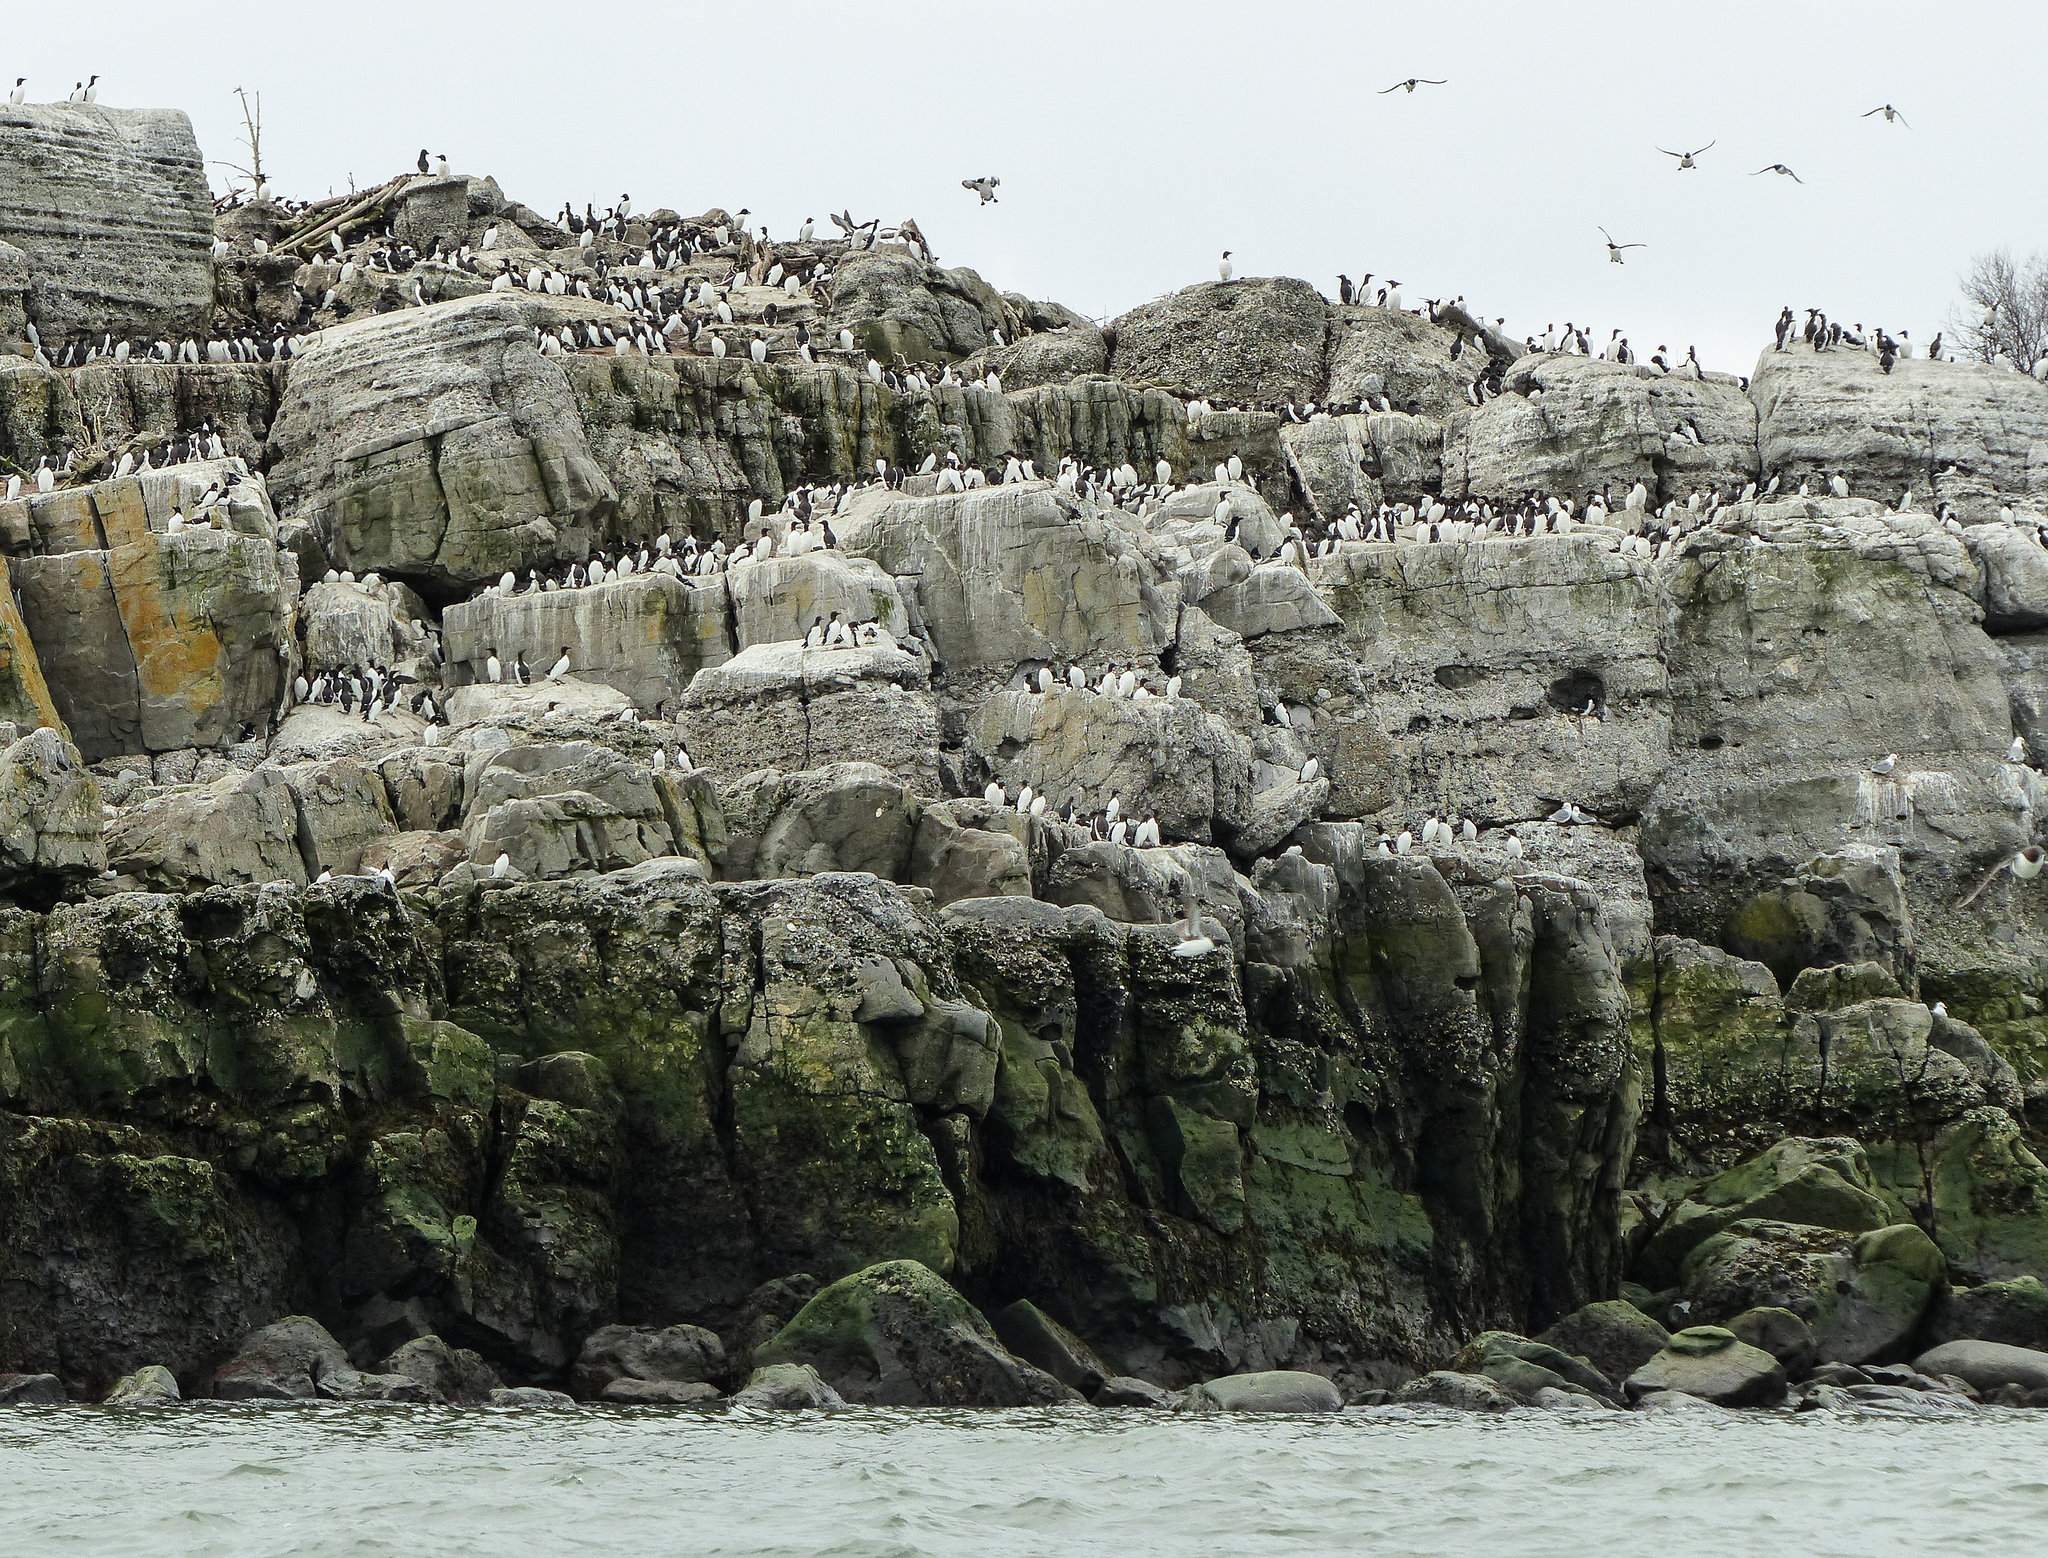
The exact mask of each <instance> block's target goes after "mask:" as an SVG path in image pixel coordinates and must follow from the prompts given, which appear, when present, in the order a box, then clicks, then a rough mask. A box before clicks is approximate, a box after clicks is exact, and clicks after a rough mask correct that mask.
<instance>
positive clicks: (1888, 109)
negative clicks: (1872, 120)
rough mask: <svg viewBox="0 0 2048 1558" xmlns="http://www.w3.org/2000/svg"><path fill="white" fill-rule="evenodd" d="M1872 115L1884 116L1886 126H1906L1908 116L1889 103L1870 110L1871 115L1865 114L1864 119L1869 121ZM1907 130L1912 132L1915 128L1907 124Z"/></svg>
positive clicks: (1880, 104)
mask: <svg viewBox="0 0 2048 1558" xmlns="http://www.w3.org/2000/svg"><path fill="white" fill-rule="evenodd" d="M1871 114H1883V115H1884V122H1885V123H1886V124H1893V123H1898V124H1906V116H1905V115H1904V114H1902V113H1900V112H1899V111H1898V110H1897V109H1896V108H1894V107H1892V105H1891V104H1889V103H1879V104H1878V105H1877V107H1875V108H1873V109H1871V110H1870V113H1869V114H1864V115H1863V116H1862V117H1863V118H1865V119H1868V118H1869V117H1870V115H1871ZM1906 128H1907V129H1909V130H1910V129H1912V128H1913V127H1912V126H1911V125H1910V124H1906Z"/></svg>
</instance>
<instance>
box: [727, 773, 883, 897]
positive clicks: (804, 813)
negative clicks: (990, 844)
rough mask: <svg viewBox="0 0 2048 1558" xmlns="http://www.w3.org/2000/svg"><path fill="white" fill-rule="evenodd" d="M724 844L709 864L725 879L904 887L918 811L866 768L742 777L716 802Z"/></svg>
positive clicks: (881, 776) (879, 775)
mask: <svg viewBox="0 0 2048 1558" xmlns="http://www.w3.org/2000/svg"><path fill="white" fill-rule="evenodd" d="M724 810H725V823H726V828H727V832H728V840H727V842H726V843H725V845H724V846H723V848H722V849H721V850H719V851H718V852H717V853H716V854H715V855H714V863H715V864H716V865H717V866H718V867H719V870H720V872H721V874H722V875H723V876H724V877H726V878H727V879H728V880H736V881H748V880H759V881H772V880H778V879H782V878H787V877H795V876H811V875H815V874H817V873H818V872H822V871H872V872H873V873H874V874H875V875H876V876H879V877H881V878H883V879H884V880H885V881H891V882H901V881H904V880H907V877H908V872H909V868H910V852H911V844H912V840H913V839H914V838H915V836H916V831H917V822H918V815H919V806H918V803H917V800H916V798H915V797H914V796H913V795H911V793H910V792H909V791H908V790H907V789H906V788H905V787H904V786H903V785H902V784H901V783H900V782H899V781H897V780H896V779H895V778H894V777H893V776H892V775H890V774H889V773H888V772H887V771H886V770H885V769H882V768H880V767H877V766H876V765H875V764H873V763H837V764H834V765H833V766H832V767H830V768H821V769H813V770H810V771H808V772H805V773H798V774H789V775H784V774H780V773H776V772H773V771H771V772H768V773H765V774H755V775H750V776H749V777H748V779H746V780H743V781H740V782H739V783H737V784H735V785H733V786H731V787H729V788H728V789H727V791H726V792H725V795H724Z"/></svg>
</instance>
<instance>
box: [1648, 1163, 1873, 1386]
mask: <svg viewBox="0 0 2048 1558" xmlns="http://www.w3.org/2000/svg"><path fill="white" fill-rule="evenodd" d="M1757 1217H1762V1218H1771V1219H1775V1220H1776V1221H1778V1222H1786V1223H1804V1224H1808V1225H1810V1226H1813V1227H1819V1228H1839V1229H1842V1230H1844V1231H1846V1232H1849V1233H1863V1232H1867V1231H1868V1230H1870V1229H1872V1228H1882V1227H1883V1226H1884V1225H1885V1224H1886V1223H1888V1222H1890V1221H1891V1211H1890V1209H1889V1208H1888V1207H1887V1206H1886V1205H1885V1204H1884V1202H1883V1201H1882V1200H1881V1199H1880V1198H1879V1197H1878V1195H1877V1194H1876V1187H1875V1185H1874V1184H1873V1183H1872V1181H1871V1177H1870V1164H1869V1162H1868V1161H1867V1160H1866V1159H1865V1157H1864V1154H1863V1149H1862V1148H1861V1147H1860V1146H1858V1145H1857V1144H1856V1143H1855V1142H1853V1141H1851V1140H1849V1139H1848V1138H1846V1137H1832V1138H1823V1139H1819V1140H1815V1139H1810V1138H1804V1137H1797V1136H1793V1137H1787V1138H1786V1139H1785V1140H1784V1141H1781V1142H1779V1143H1777V1144H1776V1145H1775V1146H1773V1147H1772V1148H1770V1150H1769V1151H1767V1152H1765V1153H1764V1154H1762V1155H1761V1156H1760V1157H1757V1158H1754V1159H1752V1160H1751V1161H1750V1162H1747V1163H1744V1164H1741V1165H1739V1166H1738V1167H1736V1168H1732V1169H1730V1170H1728V1171H1727V1172H1726V1173H1725V1174H1719V1175H1716V1176H1715V1177H1714V1178H1713V1179H1710V1180H1708V1181H1707V1182H1706V1183H1705V1184H1704V1185H1701V1186H1700V1187H1699V1188H1698V1189H1697V1190H1695V1191H1694V1192H1693V1193H1692V1195H1691V1196H1690V1197H1688V1198H1687V1199H1686V1200H1685V1201H1683V1202H1681V1203H1680V1204H1679V1205H1678V1206H1676V1207H1674V1208H1673V1209H1672V1210H1671V1213H1670V1214H1669V1215H1668V1216H1667V1217H1666V1218H1665V1219H1664V1222H1663V1224H1662V1225H1661V1226H1660V1227H1659V1228H1658V1230H1657V1232H1656V1234H1655V1236H1654V1237H1652V1239H1651V1240H1650V1243H1649V1245H1648V1246H1647V1247H1646V1248H1645V1249H1644V1250H1643V1252H1642V1254H1641V1255H1640V1256H1638V1257H1637V1260H1636V1265H1635V1270H1636V1271H1637V1273H1638V1276H1639V1279H1640V1280H1642V1281H1645V1282H1650V1283H1659V1284H1662V1283H1670V1282H1676V1281H1677V1280H1678V1277H1679V1275H1680V1273H1681V1271H1682V1269H1683V1267H1684V1264H1685V1258H1686V1256H1687V1255H1688V1254H1690V1253H1691V1252H1692V1250H1693V1249H1694V1248H1695V1247H1697V1246H1698V1245H1699V1244H1700V1243H1701V1242H1702V1241H1704V1240H1706V1239H1708V1238H1711V1237H1712V1236H1713V1235H1714V1234H1717V1233H1719V1232H1720V1231H1721V1230H1722V1229H1723V1228H1726V1227H1727V1226H1728V1225H1729V1224H1731V1223H1737V1222H1741V1221H1743V1220H1744V1219H1745V1218H1757ZM1625 1372H1626V1371H1625Z"/></svg>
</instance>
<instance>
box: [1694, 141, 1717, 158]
mask: <svg viewBox="0 0 2048 1558" xmlns="http://www.w3.org/2000/svg"><path fill="white" fill-rule="evenodd" d="M1720 144H1721V143H1720V142H1719V140H1712V141H1709V142H1707V144H1706V145H1704V146H1702V147H1701V148H1700V151H1712V150H1713V149H1714V148H1715V147H1716V146H1718V145H1720ZM1700 151H1691V152H1687V153H1686V155H1687V156H1688V157H1697V156H1698V155H1699V154H1700Z"/></svg>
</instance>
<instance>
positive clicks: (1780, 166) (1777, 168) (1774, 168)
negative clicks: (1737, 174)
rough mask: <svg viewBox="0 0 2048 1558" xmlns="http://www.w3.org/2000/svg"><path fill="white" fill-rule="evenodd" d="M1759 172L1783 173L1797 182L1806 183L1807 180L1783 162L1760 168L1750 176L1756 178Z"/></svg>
mask: <svg viewBox="0 0 2048 1558" xmlns="http://www.w3.org/2000/svg"><path fill="white" fill-rule="evenodd" d="M1757 173H1782V174H1784V175H1785V177H1786V178H1788V179H1790V180H1791V181H1792V182H1793V183H1795V184H1804V183H1805V182H1806V180H1805V179H1803V178H1801V177H1800V176H1799V175H1798V174H1796V173H1794V172H1793V171H1792V170H1791V169H1790V168H1788V167H1786V166H1785V164H1784V163H1782V162H1774V163H1772V164H1771V165H1770V166H1769V167H1768V168H1758V169H1757V170H1756V173H1752V174H1750V177H1751V178H1755V177H1756V176H1757Z"/></svg>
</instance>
